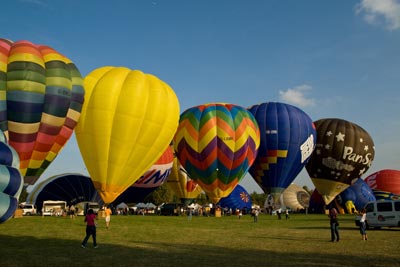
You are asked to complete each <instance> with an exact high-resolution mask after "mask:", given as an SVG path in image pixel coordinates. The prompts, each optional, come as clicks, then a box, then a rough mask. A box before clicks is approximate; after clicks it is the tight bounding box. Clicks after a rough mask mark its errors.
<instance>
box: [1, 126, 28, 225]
mask: <svg viewBox="0 0 400 267" xmlns="http://www.w3.org/2000/svg"><path fill="white" fill-rule="evenodd" d="M5 142H6V138H5V135H4V134H3V132H2V131H0V223H3V222H5V221H7V220H8V219H10V218H11V217H12V216H13V214H14V212H15V210H16V209H17V207H18V198H19V196H20V194H21V191H22V187H23V184H24V182H23V181H24V180H23V177H22V175H21V173H20V171H19V169H18V168H19V158H18V154H17V152H16V151H15V150H14V149H13V148H12V147H11V146H9V145H8V144H7V143H5Z"/></svg>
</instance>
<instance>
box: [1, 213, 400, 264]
mask: <svg viewBox="0 0 400 267" xmlns="http://www.w3.org/2000/svg"><path fill="white" fill-rule="evenodd" d="M367 233H368V237H369V240H368V241H362V240H361V235H360V233H359V231H358V228H357V227H356V226H355V225H354V217H353V216H351V215H343V216H341V217H340V234H341V241H340V242H338V243H331V242H329V241H330V230H329V221H328V218H327V216H326V215H310V214H309V215H304V214H294V215H292V216H291V218H290V219H289V220H287V221H286V220H285V219H284V218H283V219H282V220H278V219H277V217H276V216H269V215H260V217H259V220H258V223H253V221H252V218H251V217H250V216H249V215H246V216H243V218H242V219H240V220H239V219H238V218H237V217H235V216H227V217H222V218H215V217H193V219H192V220H191V221H188V220H187V218H186V217H168V216H112V217H111V227H110V229H109V230H107V229H106V228H105V222H104V219H99V221H98V230H97V239H98V244H99V248H98V249H94V248H93V247H92V240H91V239H90V240H89V242H88V248H86V249H82V248H81V247H80V244H81V241H82V239H83V238H84V235H85V224H84V223H83V217H78V218H76V219H75V220H72V219H70V218H68V217H67V218H61V217H44V218H42V217H39V216H32V217H23V218H15V219H11V220H9V221H7V222H6V223H3V224H0V253H1V254H0V255H1V260H0V261H1V266H7V267H12V266H58V267H63V266H69V267H70V266H85V267H86V266H97V267H100V266H108V267H110V266H133V267H137V266H160V267H161V266H174V267H181V266H219V267H225V266H229V267H232V266H233V267H235V266H241V267H243V266H252V267H253V266H255V267H258V266H400V229H399V228H396V229H382V230H368V232H367Z"/></svg>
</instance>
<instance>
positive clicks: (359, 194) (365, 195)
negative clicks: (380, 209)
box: [340, 178, 376, 213]
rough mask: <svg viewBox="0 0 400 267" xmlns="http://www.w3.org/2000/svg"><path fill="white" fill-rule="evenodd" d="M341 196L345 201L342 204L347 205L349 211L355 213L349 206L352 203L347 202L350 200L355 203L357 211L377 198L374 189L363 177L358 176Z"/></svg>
mask: <svg viewBox="0 0 400 267" xmlns="http://www.w3.org/2000/svg"><path fill="white" fill-rule="evenodd" d="M340 198H341V200H342V202H343V203H342V206H343V204H344V205H345V206H346V208H347V212H348V213H353V211H352V210H351V209H350V210H349V208H348V206H351V204H347V203H349V202H351V203H352V204H353V205H354V208H355V209H356V211H357V210H361V209H362V208H364V206H365V205H366V204H367V203H368V202H371V201H375V200H376V198H375V195H374V192H373V191H372V189H371V188H370V187H369V186H368V184H367V183H366V182H364V180H363V179H361V178H358V179H357V180H356V182H355V183H353V184H352V185H351V186H350V187H348V188H347V189H346V190H344V191H343V192H342V193H340Z"/></svg>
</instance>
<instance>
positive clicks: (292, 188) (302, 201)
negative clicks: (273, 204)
mask: <svg viewBox="0 0 400 267" xmlns="http://www.w3.org/2000/svg"><path fill="white" fill-rule="evenodd" d="M283 203H284V204H285V206H286V207H289V208H291V209H292V210H294V211H296V210H302V209H305V208H308V206H309V205H310V194H309V193H308V192H307V191H306V190H304V189H303V188H301V187H300V186H298V185H296V184H291V185H289V186H288V188H286V189H285V191H283Z"/></svg>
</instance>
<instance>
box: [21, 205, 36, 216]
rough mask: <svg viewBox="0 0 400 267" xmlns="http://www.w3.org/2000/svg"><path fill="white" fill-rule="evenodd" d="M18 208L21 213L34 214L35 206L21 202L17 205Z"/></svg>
mask: <svg viewBox="0 0 400 267" xmlns="http://www.w3.org/2000/svg"><path fill="white" fill-rule="evenodd" d="M19 208H20V209H22V215H25V216H30V215H36V206H35V205H33V204H28V203H26V202H23V203H21V204H20V205H19Z"/></svg>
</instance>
